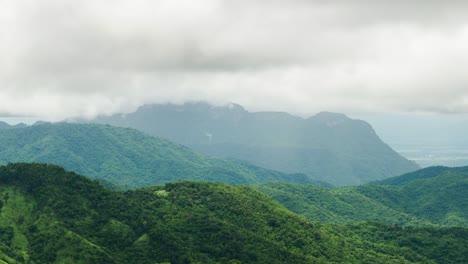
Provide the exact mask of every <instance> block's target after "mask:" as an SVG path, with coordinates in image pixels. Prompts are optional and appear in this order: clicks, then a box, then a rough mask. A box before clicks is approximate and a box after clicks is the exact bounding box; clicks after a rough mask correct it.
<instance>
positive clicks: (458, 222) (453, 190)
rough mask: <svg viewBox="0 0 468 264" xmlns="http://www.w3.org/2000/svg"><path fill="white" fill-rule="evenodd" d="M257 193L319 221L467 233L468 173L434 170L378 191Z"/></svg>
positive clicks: (284, 187)
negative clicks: (454, 228) (428, 227)
mask: <svg viewBox="0 0 468 264" xmlns="http://www.w3.org/2000/svg"><path fill="white" fill-rule="evenodd" d="M385 184H387V185H385ZM255 188H257V189H258V190H260V191H262V192H264V193H266V194H268V195H269V196H271V197H273V198H274V199H275V200H277V201H278V202H280V203H282V204H283V205H284V206H286V207H287V208H289V209H290V210H291V211H293V212H296V213H298V214H302V215H304V216H306V217H308V218H309V219H311V220H314V221H320V222H332V223H352V222H359V221H379V222H385V223H392V224H400V225H419V226H420V225H439V226H440V225H442V226H465V227H468V195H467V194H468V167H461V168H446V167H431V168H426V169H422V170H419V171H416V172H414V173H409V174H405V175H402V176H399V177H395V178H390V179H388V180H385V181H382V182H379V183H378V185H377V184H369V185H364V186H357V187H344V188H337V189H328V188H322V187H319V186H314V185H296V184H274V183H272V184H264V185H256V186H255Z"/></svg>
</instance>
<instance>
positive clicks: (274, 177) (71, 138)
mask: <svg viewBox="0 0 468 264" xmlns="http://www.w3.org/2000/svg"><path fill="white" fill-rule="evenodd" d="M9 162H45V163H53V164H57V165H60V166H63V167H65V168H66V169H69V170H74V171H76V172H79V173H82V174H84V175H87V176H89V177H92V178H95V179H101V180H105V181H108V182H110V183H113V184H117V185H126V186H130V187H138V186H149V185H154V184H161V183H165V182H172V181H177V180H198V181H211V182H226V183H232V184H245V183H259V182H270V181H273V182H275V181H279V182H284V181H286V182H296V183H307V182H308V183H312V182H317V181H314V180H312V179H310V178H309V177H307V176H305V175H303V174H294V175H288V174H285V173H281V172H277V171H272V170H267V169H263V168H259V167H257V166H253V165H250V164H247V163H245V162H236V161H229V160H223V159H214V158H210V157H207V156H205V155H202V154H198V153H195V152H193V151H192V150H190V149H188V148H187V147H184V146H181V145H178V144H175V143H172V142H170V141H168V140H164V139H159V138H154V137H152V136H148V135H145V134H143V133H142V132H139V131H137V130H134V129H128V128H116V127H111V126H105V125H94V124H67V123H57V124H40V125H35V126H30V127H26V128H21V129H10V130H0V164H7V163H9Z"/></svg>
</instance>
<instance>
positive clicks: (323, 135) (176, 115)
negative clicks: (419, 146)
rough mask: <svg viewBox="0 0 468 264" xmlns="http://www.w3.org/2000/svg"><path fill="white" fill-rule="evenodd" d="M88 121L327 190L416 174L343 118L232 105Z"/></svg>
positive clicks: (362, 125) (366, 130) (150, 108)
mask: <svg viewBox="0 0 468 264" xmlns="http://www.w3.org/2000/svg"><path fill="white" fill-rule="evenodd" d="M92 122H97V123H104V124H111V125H115V126H122V127H132V128H135V129H138V130H141V131H144V132H146V133H149V134H151V135H154V136H158V137H163V138H167V139H170V140H172V141H175V142H177V143H180V144H183V145H186V146H188V147H190V148H192V149H195V150H198V151H201V152H203V153H205V154H210V155H216V156H219V157H229V158H235V159H240V160H246V161H248V162H251V163H253V164H255V165H258V166H261V167H265V168H270V169H274V170H279V171H284V172H289V173H296V172H300V173H305V174H308V175H310V176H312V177H314V178H318V179H320V180H323V181H325V182H329V183H331V184H333V185H337V186H340V185H358V184H362V183H367V182H371V181H375V180H381V179H385V178H388V177H391V176H396V175H401V174H403V173H406V172H409V171H413V170H416V169H418V166H417V165H416V164H415V163H413V162H411V161H408V160H407V159H405V158H403V157H402V156H400V155H399V154H398V153H396V152H395V151H393V150H392V149H391V148H390V147H389V146H388V145H387V144H385V143H384V142H382V140H380V138H379V137H378V136H377V135H376V133H375V132H374V130H373V129H372V127H371V126H370V125H369V124H368V123H366V122H364V121H361V120H354V119H350V118H348V117H347V116H345V115H343V114H336V113H329V112H322V113H319V114H317V115H315V116H312V117H310V118H307V119H304V118H300V117H297V116H293V115H290V114H287V113H280V112H257V113H251V112H248V111H246V110H245V109H244V108H242V107H241V106H240V105H236V104H230V105H228V106H226V107H216V106H212V105H209V104H206V103H187V104H184V105H172V104H164V105H145V106H142V107H140V108H139V109H138V110H137V111H136V112H134V113H129V114H124V115H122V114H116V115H113V116H109V117H105V116H103V117H99V118H97V119H95V120H92Z"/></svg>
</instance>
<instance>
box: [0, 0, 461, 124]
mask: <svg viewBox="0 0 468 264" xmlns="http://www.w3.org/2000/svg"><path fill="white" fill-rule="evenodd" d="M467 14H468V1H442V0H432V1H431V0H424V1H423V0H420V1H419V0H413V1H403V0H395V1H383V0H382V1H380V0H373V1H364V0H343V1H333V0H331V1H325V0H322V1H319V0H283V1H279V0H278V1H276V0H245V1H244V0H235V1H233V0H230V1H228V0H226V1H221V0H219V1H217V0H197V1H193V0H113V1H104V0H79V1H77V0H73V1H67V0H41V1H37V0H0V116H18V115H25V116H39V117H47V118H49V119H61V118H67V117H77V116H81V117H92V116H94V115H97V114H110V113H114V112H127V111H132V110H135V108H136V107H138V106H139V105H141V104H144V103H157V102H174V103H182V102H185V101H187V100H191V101H195V100H205V101H210V102H213V103H216V104H224V103H228V102H236V103H239V104H241V105H243V106H245V107H246V108H247V109H249V110H251V111H258V110H277V111H288V112H291V113H297V114H303V115H308V114H313V113H315V112H318V111H323V110H327V111H337V112H345V113H348V114H349V113H371V112H382V113H401V112H403V113H405V112H429V113H467V112H468V15H467Z"/></svg>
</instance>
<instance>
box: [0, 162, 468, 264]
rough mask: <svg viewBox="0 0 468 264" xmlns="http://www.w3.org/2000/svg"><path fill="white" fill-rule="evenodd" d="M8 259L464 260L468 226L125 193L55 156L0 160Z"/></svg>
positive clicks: (249, 199)
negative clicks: (52, 161)
mask: <svg viewBox="0 0 468 264" xmlns="http://www.w3.org/2000/svg"><path fill="white" fill-rule="evenodd" d="M0 207H1V214H0V262H1V261H3V262H4V263H466V262H468V229H466V228H463V227H447V228H436V227H401V226H400V225H388V224H379V223H372V222H365V223H355V224H348V225H336V224H321V223H317V222H312V221H309V220H307V219H306V218H304V217H301V216H297V215H295V214H294V213H292V212H290V211H289V210H287V209H286V208H285V207H283V206H282V205H280V204H279V203H277V202H275V201H274V200H272V199H271V198H269V197H268V196H266V195H265V194H262V193H260V192H258V191H256V190H254V189H252V188H251V187H248V186H230V185H226V184H222V183H202V182H177V183H167V184H165V185H164V186H153V187H147V188H143V189H135V190H130V191H126V192H117V191H111V190H108V189H106V188H104V187H103V186H101V185H100V184H99V183H98V182H97V181H93V180H90V179H88V178H86V177H83V176H80V175H77V174H75V173H73V172H67V171H65V170H64V169H62V168H61V167H57V166H54V165H47V164H25V163H17V164H9V165H7V166H2V167H0Z"/></svg>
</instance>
